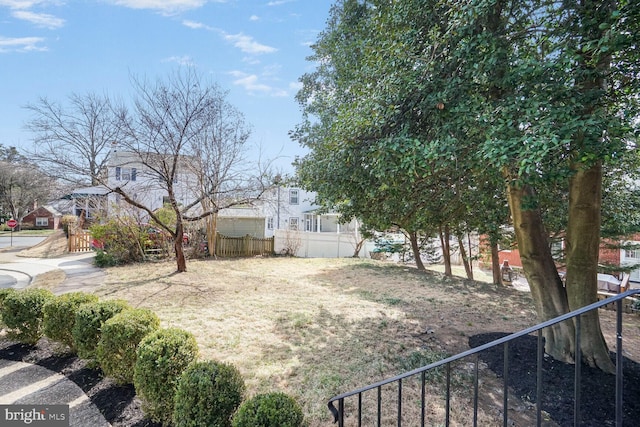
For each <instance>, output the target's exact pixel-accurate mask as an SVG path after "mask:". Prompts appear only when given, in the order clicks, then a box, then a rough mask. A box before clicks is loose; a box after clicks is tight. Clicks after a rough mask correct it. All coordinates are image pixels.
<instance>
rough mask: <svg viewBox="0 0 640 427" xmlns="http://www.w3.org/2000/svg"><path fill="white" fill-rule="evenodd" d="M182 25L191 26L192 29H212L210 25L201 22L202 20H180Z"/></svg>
mask: <svg viewBox="0 0 640 427" xmlns="http://www.w3.org/2000/svg"><path fill="white" fill-rule="evenodd" d="M182 25H184V26H185V27H189V28H193V29H194V30H201V29H202V30H213V28H211V27H210V26H208V25H206V24H203V23H202V22H196V21H190V20H188V19H185V20H183V21H182Z"/></svg>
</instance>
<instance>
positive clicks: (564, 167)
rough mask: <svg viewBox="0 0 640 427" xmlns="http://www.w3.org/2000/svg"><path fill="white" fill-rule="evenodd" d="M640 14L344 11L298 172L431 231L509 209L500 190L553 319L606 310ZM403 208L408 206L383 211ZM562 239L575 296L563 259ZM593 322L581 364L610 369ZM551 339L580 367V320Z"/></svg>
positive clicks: (535, 289) (616, 8)
mask: <svg viewBox="0 0 640 427" xmlns="http://www.w3.org/2000/svg"><path fill="white" fill-rule="evenodd" d="M638 8H639V6H636V5H635V3H632V2H629V1H619V2H615V1H613V0H608V1H588V0H582V1H580V2H577V3H576V2H573V1H571V2H569V1H567V2H558V1H547V0H490V1H475V0H469V1H465V2H456V1H447V0H443V1H427V0H401V1H394V2H386V1H377V0H371V1H356V0H344V1H342V2H339V3H338V4H337V5H336V6H335V7H334V8H333V10H332V16H331V19H330V21H329V23H328V27H327V29H326V30H325V32H323V33H322V34H321V36H320V38H319V40H318V43H317V44H316V45H315V52H316V55H315V56H314V57H312V59H313V60H315V61H317V62H318V68H317V70H316V72H315V73H311V74H308V75H306V76H304V77H303V79H302V81H303V83H304V87H303V89H302V91H301V92H300V94H299V100H300V101H301V103H302V106H303V111H304V113H305V116H304V118H305V120H304V121H303V122H302V123H301V125H300V126H299V127H298V128H297V129H296V132H295V133H294V137H295V138H296V139H298V140H299V141H300V142H301V143H302V144H303V145H306V146H307V147H309V148H310V150H311V152H310V154H309V155H308V156H307V157H305V158H304V159H302V160H301V161H300V163H299V172H300V176H301V177H302V178H303V181H304V182H305V183H307V185H308V186H309V187H310V188H314V189H317V190H318V192H319V194H320V200H321V201H322V202H325V203H327V204H333V205H338V206H346V207H347V210H346V212H349V213H351V214H353V215H365V216H368V215H370V214H374V213H375V212H388V213H389V214H390V215H394V214H395V215H396V216H398V215H400V214H401V213H406V212H407V211H406V210H405V209H408V211H410V212H414V217H415V218H416V219H420V221H419V224H421V225H422V224H433V223H436V224H444V223H451V224H459V223H461V222H465V223H471V221H469V218H471V217H473V218H477V217H478V216H481V215H479V214H478V210H474V209H473V208H477V207H482V209H485V210H486V211H487V212H500V207H501V206H503V203H502V202H501V200H503V199H502V198H500V197H496V194H497V193H496V192H495V191H486V188H487V185H486V183H498V185H499V186H501V187H502V189H503V190H504V194H505V195H506V197H507V199H508V202H509V207H510V212H511V220H512V222H513V226H514V229H515V234H516V237H517V241H518V246H519V249H520V252H521V255H522V261H523V267H524V270H525V274H526V276H527V279H528V280H529V283H530V286H531V291H532V295H533V298H534V301H535V305H536V309H537V312H538V315H539V318H540V320H547V319H549V318H553V317H556V316H557V315H561V314H564V313H566V312H567V311H569V310H570V309H575V308H578V307H581V306H584V305H586V304H588V303H591V302H594V301H595V300H596V298H597V286H596V285H597V281H596V280H597V275H596V273H597V266H598V248H599V244H600V233H599V230H600V223H601V200H602V182H603V180H602V175H603V170H609V169H611V166H610V165H613V164H614V163H616V162H618V161H619V159H620V158H623V157H625V156H626V153H629V151H630V150H632V149H633V148H634V147H633V146H631V145H630V144H628V143H627V141H626V138H628V137H629V135H630V134H631V135H632V131H633V127H634V125H636V124H637V122H636V121H635V119H636V117H637V108H636V106H637V87H638V75H639V74H638V72H639V71H640V70H638V55H637V44H638V40H637V39H636V38H637V37H638V36H637V34H638V32H637V31H634V28H632V27H633V26H636V27H637V25H638V24H637V17H638ZM636 29H637V28H636ZM480 188H483V189H484V192H483V197H482V200H483V203H478V202H477V194H473V193H474V191H475V190H478V189H480ZM382 190H384V191H382ZM385 191H386V192H391V193H392V196H388V195H385ZM424 195H426V197H422V196H424ZM472 195H473V196H472ZM390 202H391V203H393V205H395V206H397V208H396V210H395V211H393V210H392V209H389V208H388V207H385V208H383V209H381V210H376V208H377V207H378V208H382V207H384V206H385V203H390ZM565 212H566V214H564V213H565ZM487 217H488V218H487V219H488V220H489V218H493V219H491V220H490V221H488V222H491V223H492V225H491V226H487V227H485V228H484V230H487V231H489V232H493V233H497V230H499V226H498V225H497V224H496V222H499V220H496V219H495V218H500V217H501V216H500V214H497V215H496V214H490V215H487ZM465 220H467V221H465ZM477 228H479V229H482V228H481V227H477ZM557 230H562V231H563V232H564V233H565V235H566V241H567V253H566V269H567V286H566V288H565V287H564V286H563V284H562V282H561V280H560V277H559V275H558V272H557V266H556V263H555V261H554V258H553V256H552V253H551V250H550V242H549V236H550V235H551V233H553V232H554V231H557ZM494 239H497V237H496V236H495V234H494ZM583 320H584V321H583V326H582V329H583V337H584V338H583V340H582V341H581V349H582V354H583V355H584V360H585V361H586V362H588V363H589V364H590V365H592V366H598V367H600V368H601V369H603V370H606V371H610V370H611V369H612V365H611V362H610V360H609V358H608V353H607V348H606V344H605V343H604V340H603V339H602V334H601V332H600V328H599V322H598V318H597V313H593V314H592V315H589V316H587V317H585V318H584V319H583ZM545 338H546V351H547V352H548V353H549V354H551V355H553V356H554V357H556V358H558V359H562V360H572V359H573V357H574V354H575V342H574V325H573V324H572V323H570V322H564V323H563V324H560V325H558V326H556V327H554V328H549V329H548V330H547V331H545Z"/></svg>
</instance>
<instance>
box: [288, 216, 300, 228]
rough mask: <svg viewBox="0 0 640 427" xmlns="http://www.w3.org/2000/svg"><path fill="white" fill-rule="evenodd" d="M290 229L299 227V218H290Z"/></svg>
mask: <svg viewBox="0 0 640 427" xmlns="http://www.w3.org/2000/svg"><path fill="white" fill-rule="evenodd" d="M289 229H290V230H297V229H298V218H289Z"/></svg>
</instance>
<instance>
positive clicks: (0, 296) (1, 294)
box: [0, 288, 17, 330]
mask: <svg viewBox="0 0 640 427" xmlns="http://www.w3.org/2000/svg"><path fill="white" fill-rule="evenodd" d="M14 292H17V291H16V290H15V289H13V288H2V289H0V330H1V329H2V328H4V326H5V325H4V322H3V321H2V313H3V312H4V309H3V308H2V303H3V302H4V299H5V298H6V297H7V295H9V294H11V293H14Z"/></svg>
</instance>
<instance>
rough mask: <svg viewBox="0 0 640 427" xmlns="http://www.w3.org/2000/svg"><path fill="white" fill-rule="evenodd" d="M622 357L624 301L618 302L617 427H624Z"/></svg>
mask: <svg viewBox="0 0 640 427" xmlns="http://www.w3.org/2000/svg"><path fill="white" fill-rule="evenodd" d="M623 363H624V358H623V355H622V300H621V299H619V300H618V301H616V426H617V427H622V404H623V399H622V392H623V389H622V385H623Z"/></svg>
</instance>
